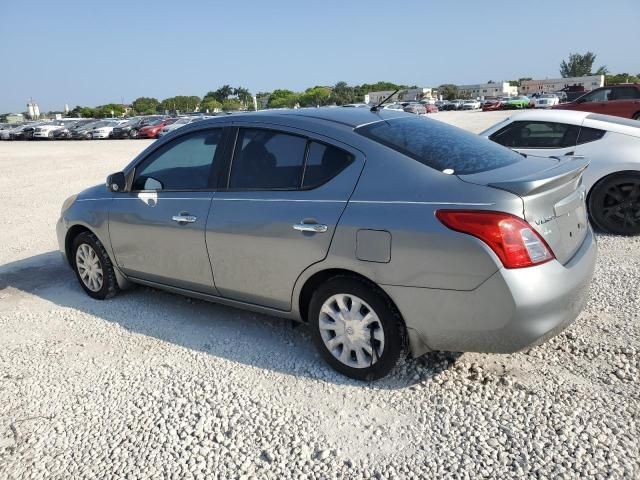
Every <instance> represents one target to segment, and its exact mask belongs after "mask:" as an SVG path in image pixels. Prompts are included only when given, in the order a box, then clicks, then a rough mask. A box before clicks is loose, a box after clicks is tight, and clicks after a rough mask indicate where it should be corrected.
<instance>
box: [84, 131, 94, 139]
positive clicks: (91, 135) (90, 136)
mask: <svg viewBox="0 0 640 480" xmlns="http://www.w3.org/2000/svg"><path fill="white" fill-rule="evenodd" d="M84 138H86V139H87V140H92V139H93V133H90V132H87V134H86V135H85V136H84Z"/></svg>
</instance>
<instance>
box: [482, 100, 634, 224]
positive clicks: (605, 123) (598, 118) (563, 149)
mask: <svg viewBox="0 0 640 480" xmlns="http://www.w3.org/2000/svg"><path fill="white" fill-rule="evenodd" d="M480 135H482V136H484V137H487V138H489V139H490V140H493V141H494V142H496V143H499V144H501V145H504V146H505V147H509V148H511V149H512V150H515V151H517V152H519V153H521V154H524V155H526V156H531V158H530V161H531V162H535V161H536V159H535V157H552V158H556V159H557V160H558V162H571V161H572V159H576V158H586V159H588V160H589V161H590V163H589V167H588V168H587V170H586V171H585V172H584V174H583V176H582V181H583V185H584V188H583V192H584V194H585V195H586V196H587V208H588V210H589V217H590V218H591V222H592V223H593V224H594V225H595V226H597V227H598V228H600V229H601V230H604V231H606V232H609V233H614V234H619V235H639V234H640V121H638V120H630V119H627V118H622V117H613V116H610V115H601V114H598V113H590V112H580V111H572V110H530V111H526V112H521V113H516V114H514V115H512V116H511V117H509V118H507V119H505V120H503V121H502V122H499V123H497V124H496V125H494V126H493V127H491V128H489V129H488V130H485V131H484V132H482V133H481V134H480ZM576 201H578V200H576ZM565 207H566V205H556V215H557V216H561V215H563V213H562V212H563V211H564V209H565ZM554 218H555V217H554ZM543 220H545V221H547V219H543ZM551 220H553V218H550V219H549V221H551Z"/></svg>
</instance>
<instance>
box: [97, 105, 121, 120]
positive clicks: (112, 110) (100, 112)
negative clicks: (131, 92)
mask: <svg viewBox="0 0 640 480" xmlns="http://www.w3.org/2000/svg"><path fill="white" fill-rule="evenodd" d="M123 115H124V107H123V106H122V105H119V104H116V103H108V104H106V105H100V106H98V107H96V108H95V112H94V116H95V117H96V118H107V117H122V116H123Z"/></svg>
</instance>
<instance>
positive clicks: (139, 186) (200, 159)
mask: <svg viewBox="0 0 640 480" xmlns="http://www.w3.org/2000/svg"><path fill="white" fill-rule="evenodd" d="M221 139H222V130H221V129H212V130H203V131H199V132H193V133H191V134H188V135H185V136H183V137H180V138H177V139H176V140H174V141H173V142H171V143H169V144H167V145H164V146H163V147H161V148H160V149H158V150H156V151H155V152H153V153H152V154H151V155H150V156H149V157H147V158H146V159H145V160H144V161H143V162H142V164H141V165H140V166H139V167H137V168H136V173H135V177H134V180H133V189H134V190H199V189H206V188H208V187H209V185H210V182H209V180H210V176H211V169H212V165H213V160H214V157H215V154H216V150H217V147H218V145H219V144H220V143H221Z"/></svg>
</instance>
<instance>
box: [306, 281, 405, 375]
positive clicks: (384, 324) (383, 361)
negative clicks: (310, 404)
mask: <svg viewBox="0 0 640 480" xmlns="http://www.w3.org/2000/svg"><path fill="white" fill-rule="evenodd" d="M339 294H346V295H354V296H356V297H359V298H360V299H361V300H363V301H364V302H366V304H368V306H370V307H371V309H372V310H373V311H374V312H375V314H376V315H377V316H378V319H379V323H380V324H381V325H374V327H375V329H377V328H380V327H381V328H382V331H383V333H384V348H383V350H382V352H380V353H379V355H380V356H379V357H378V356H377V355H376V356H374V357H372V356H371V355H369V356H368V358H369V360H370V361H371V363H372V365H371V366H368V367H364V368H358V367H352V366H349V365H346V364H345V363H343V362H342V361H341V360H339V359H338V358H336V357H335V356H334V355H333V354H332V353H331V351H330V350H329V348H328V347H327V346H326V345H325V343H324V340H323V338H322V334H321V330H320V310H321V308H322V306H323V304H324V303H325V302H326V301H327V300H329V299H330V298H331V297H332V296H334V295H339ZM308 318H309V324H310V326H311V331H312V336H313V341H314V343H315V345H316V348H317V349H318V351H319V352H320V355H321V356H322V357H323V358H324V360H325V361H326V362H327V363H328V364H329V365H331V367H333V368H334V369H335V370H337V371H338V372H340V373H342V374H343V375H346V376H347V377H350V378H353V379H356V380H365V381H371V380H377V379H379V378H382V377H384V376H385V375H387V374H388V373H389V372H390V371H391V370H392V369H393V368H394V367H395V366H396V364H397V363H398V361H399V360H400V358H401V357H404V356H405V352H406V330H405V326H404V322H403V321H402V318H401V317H400V314H399V313H398V312H397V310H396V308H395V307H394V305H393V304H392V303H391V301H390V300H389V298H388V297H387V296H386V295H385V294H384V292H382V291H381V290H380V289H379V288H377V287H376V286H375V285H372V284H369V283H368V282H366V281H364V280H361V279H359V278H356V277H348V276H338V277H333V278H331V279H329V280H327V281H326V282H325V283H323V284H322V285H320V287H318V289H317V290H316V291H315V292H314V293H313V296H312V297H311V302H310V303H309V312H308ZM376 323H377V322H376ZM372 335H373V334H372ZM377 342H378V341H377V340H374V343H376V344H378V343H377ZM369 345H370V343H369ZM343 348H344V346H343ZM352 354H353V352H351V353H350V355H352Z"/></svg>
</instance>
